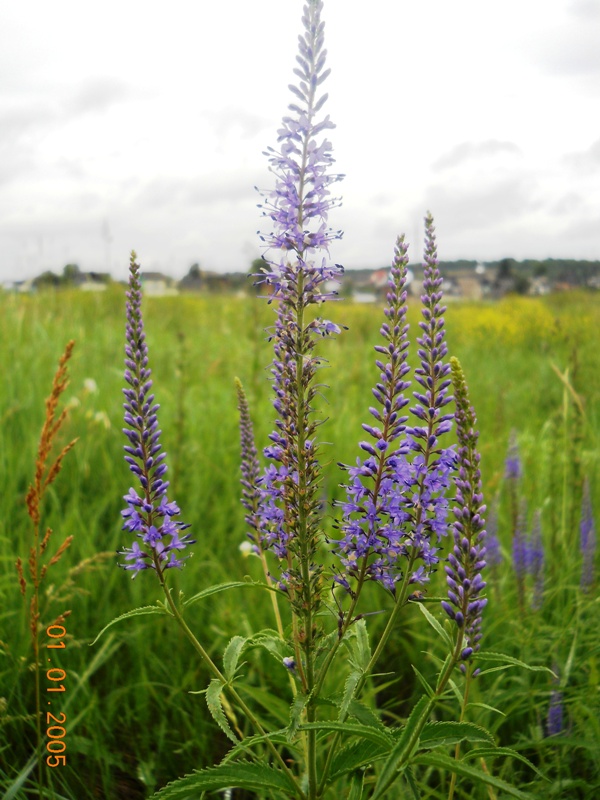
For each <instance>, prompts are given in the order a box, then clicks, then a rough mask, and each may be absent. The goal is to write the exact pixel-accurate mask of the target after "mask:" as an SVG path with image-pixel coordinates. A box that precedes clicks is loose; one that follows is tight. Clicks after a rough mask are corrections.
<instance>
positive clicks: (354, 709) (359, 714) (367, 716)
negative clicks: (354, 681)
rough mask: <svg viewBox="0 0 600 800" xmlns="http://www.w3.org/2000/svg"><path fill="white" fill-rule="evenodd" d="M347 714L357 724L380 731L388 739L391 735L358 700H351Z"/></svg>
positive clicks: (377, 718)
mask: <svg viewBox="0 0 600 800" xmlns="http://www.w3.org/2000/svg"><path fill="white" fill-rule="evenodd" d="M348 713H349V714H350V716H352V717H354V718H355V719H356V721H357V722H360V723H361V724H362V725H368V726H369V728H377V730H380V731H382V733H383V734H385V736H388V737H390V740H391V738H392V737H391V734H390V732H389V731H388V729H387V728H386V727H385V725H384V724H383V723H382V721H381V720H380V719H379V717H377V716H376V715H375V714H374V713H373V712H372V711H371V709H370V708H367V706H366V705H364V703H361V702H360V701H359V700H352V702H351V703H350V705H349V706H348Z"/></svg>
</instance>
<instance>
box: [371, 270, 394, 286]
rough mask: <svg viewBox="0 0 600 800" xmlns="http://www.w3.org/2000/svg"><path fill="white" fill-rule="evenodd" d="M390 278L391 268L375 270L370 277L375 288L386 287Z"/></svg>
mask: <svg viewBox="0 0 600 800" xmlns="http://www.w3.org/2000/svg"><path fill="white" fill-rule="evenodd" d="M388 279H389V270H387V269H377V270H375V272H373V273H371V276H370V277H369V283H370V284H371V286H372V287H373V288H374V289H386V288H387V285H388Z"/></svg>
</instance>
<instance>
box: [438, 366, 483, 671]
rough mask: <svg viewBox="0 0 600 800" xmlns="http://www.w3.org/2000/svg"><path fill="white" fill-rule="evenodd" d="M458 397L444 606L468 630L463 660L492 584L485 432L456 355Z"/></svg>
mask: <svg viewBox="0 0 600 800" xmlns="http://www.w3.org/2000/svg"><path fill="white" fill-rule="evenodd" d="M450 364H451V367H452V381H453V383H454V393H455V399H456V435H457V438H458V447H459V449H458V475H457V476H456V478H455V484H456V506H455V508H454V514H455V516H456V521H455V523H454V547H453V549H452V552H451V553H450V555H449V556H448V564H447V566H446V576H447V577H446V581H447V583H448V600H449V601H450V602H446V601H444V602H443V603H442V608H443V609H444V611H445V612H446V613H447V614H448V616H449V617H450V618H451V619H454V620H455V622H456V623H457V625H458V627H459V628H460V629H462V630H463V631H464V635H463V639H462V651H461V658H462V659H463V660H464V661H467V660H468V659H470V658H471V657H472V655H473V654H474V653H476V652H477V651H478V650H479V643H480V640H481V612H482V611H483V608H484V607H485V605H486V603H487V599H486V598H485V597H482V596H481V595H482V592H483V590H484V589H485V586H486V583H485V581H484V580H483V579H482V577H481V572H482V570H483V569H484V567H485V566H486V562H485V560H484V557H485V552H486V549H485V537H486V532H485V520H484V518H483V514H484V513H485V505H483V493H482V490H481V472H480V470H479V461H480V456H479V453H478V451H477V440H478V438H479V433H478V431H477V430H476V425H477V418H476V416H475V411H474V409H473V407H472V406H470V405H469V395H468V390H467V384H466V381H465V377H464V374H463V371H462V368H461V366H460V364H459V363H458V360H457V359H456V358H451V359H450Z"/></svg>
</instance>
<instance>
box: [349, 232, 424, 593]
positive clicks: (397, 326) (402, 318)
mask: <svg viewBox="0 0 600 800" xmlns="http://www.w3.org/2000/svg"><path fill="white" fill-rule="evenodd" d="M407 250H408V247H407V245H406V244H405V242H404V237H400V238H399V239H398V240H397V242H396V249H395V253H394V262H393V264H392V268H391V272H390V278H389V280H388V292H387V301H388V305H387V307H386V308H385V311H384V313H385V316H386V321H385V322H384V323H383V325H382V326H381V330H380V333H381V336H382V337H383V339H384V342H385V344H380V345H377V346H376V347H375V351H376V352H377V353H378V354H379V357H378V358H377V360H376V362H375V364H376V366H377V368H378V369H379V370H380V382H379V383H377V385H376V386H375V388H374V389H373V396H374V397H375V400H376V402H377V405H378V406H379V408H375V407H372V408H370V409H369V411H370V413H371V415H372V416H373V417H374V418H375V420H376V423H377V424H375V425H367V424H363V426H362V427H363V429H364V430H365V431H366V433H367V434H368V436H369V438H370V440H371V441H363V442H360V445H359V446H360V448H361V450H363V451H364V452H365V453H366V454H367V456H366V458H365V459H364V460H361V459H360V458H359V459H357V466H356V467H345V466H344V465H340V466H342V468H343V469H346V470H347V471H348V473H349V476H350V478H351V481H352V482H351V483H350V484H348V485H347V486H346V496H347V500H346V502H345V503H341V506H342V508H343V518H342V522H341V525H340V528H341V532H342V534H343V538H342V539H340V540H338V541H337V542H336V546H335V550H336V553H337V555H338V556H339V558H340V560H341V562H342V566H343V568H344V571H343V573H340V574H338V575H336V577H335V580H336V582H337V583H339V584H341V585H342V586H344V587H345V588H346V589H347V590H348V591H350V592H351V593H353V592H354V590H353V589H352V588H351V586H350V582H349V579H351V578H354V579H357V580H358V581H359V584H360V583H362V582H363V581H364V580H369V579H371V580H377V581H380V582H381V583H382V584H383V585H384V586H385V587H386V588H387V589H390V590H391V591H392V592H393V591H394V586H395V584H396V582H397V581H398V580H399V579H400V577H401V576H402V570H401V564H399V563H397V562H398V561H399V559H400V557H401V556H405V555H406V530H405V523H407V522H408V521H409V520H411V519H412V517H411V514H410V511H409V510H408V509H406V508H404V509H403V508H402V507H401V506H402V498H403V495H404V492H405V489H406V482H407V479H408V480H410V477H409V476H410V467H409V465H408V464H407V463H406V460H405V459H404V458H403V456H404V455H405V454H406V452H408V446H407V444H406V442H400V443H399V444H398V440H399V439H400V437H401V435H402V434H403V433H404V430H405V424H404V423H405V422H406V420H407V419H408V417H406V416H400V414H401V412H402V409H403V408H405V406H406V405H407V404H408V400H406V399H405V397H404V394H403V393H404V390H405V389H407V388H408V387H409V386H410V381H405V380H404V376H405V375H406V373H407V372H408V371H409V366H408V364H407V363H406V357H407V351H408V336H407V332H408V325H407V324H406V274H407V267H408V255H407ZM383 359H385V360H383ZM394 445H395V446H394Z"/></svg>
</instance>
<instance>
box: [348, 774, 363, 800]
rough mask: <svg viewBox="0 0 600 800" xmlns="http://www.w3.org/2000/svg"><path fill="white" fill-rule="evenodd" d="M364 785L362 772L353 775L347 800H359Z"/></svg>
mask: <svg viewBox="0 0 600 800" xmlns="http://www.w3.org/2000/svg"><path fill="white" fill-rule="evenodd" d="M364 785H365V775H364V773H363V772H357V773H355V774H354V775H353V776H352V779H351V781H350V791H349V792H348V800H361V797H362V793H363V787H364Z"/></svg>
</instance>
